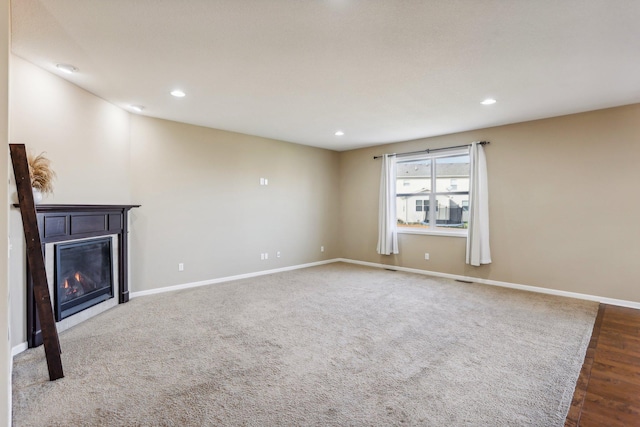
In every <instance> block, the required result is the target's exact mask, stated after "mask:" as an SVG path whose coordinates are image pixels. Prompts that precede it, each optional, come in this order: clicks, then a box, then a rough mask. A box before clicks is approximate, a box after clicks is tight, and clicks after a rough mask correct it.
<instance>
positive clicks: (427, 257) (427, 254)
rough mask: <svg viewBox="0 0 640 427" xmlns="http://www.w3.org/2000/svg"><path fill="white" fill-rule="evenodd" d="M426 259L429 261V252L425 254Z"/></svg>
mask: <svg viewBox="0 0 640 427" xmlns="http://www.w3.org/2000/svg"><path fill="white" fill-rule="evenodd" d="M424 259H425V260H427V261H429V253H428V252H425V253H424Z"/></svg>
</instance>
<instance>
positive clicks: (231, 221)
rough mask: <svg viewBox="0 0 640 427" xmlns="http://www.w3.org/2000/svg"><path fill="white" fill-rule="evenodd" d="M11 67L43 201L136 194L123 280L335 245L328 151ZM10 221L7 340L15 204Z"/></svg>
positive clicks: (331, 251) (216, 272)
mask: <svg viewBox="0 0 640 427" xmlns="http://www.w3.org/2000/svg"><path fill="white" fill-rule="evenodd" d="M11 76H12V81H11V94H12V96H11V105H10V108H11V112H12V115H11V135H10V137H11V141H12V142H18V143H25V144H26V145H27V147H29V148H31V149H33V151H35V152H36V153H37V152H40V151H46V152H47V155H48V157H49V158H50V159H51V160H52V163H53V167H54V170H55V171H56V172H57V174H58V178H57V180H56V187H55V195H54V196H53V197H49V198H48V199H45V200H44V203H96V204H109V203H113V204H129V203H132V204H141V205H142V207H141V208H140V209H134V210H133V211H131V233H130V242H131V248H130V257H131V281H130V288H131V291H132V292H136V291H142V290H148V289H154V288H159V287H163V286H171V285H179V284H183V283H190V282H198V281H205V280H210V279H215V278H220V277H227V276H231V275H237V274H244V273H250V272H256V271H262V270H269V269H275V268H281V267H286V266H292V265H298V264H303V263H308V262H315V261H320V260H324V259H329V258H335V257H337V256H339V248H338V244H337V240H338V237H337V232H338V218H339V216H338V210H339V206H338V182H339V179H338V172H339V162H338V156H339V154H338V153H336V152H332V151H328V150H321V149H317V148H311V147H305V146H301V145H296V144H290V143H285V142H280V141H274V140H269V139H264V138H258V137H252V136H247V135H241V134H236V133H231V132H225V131H219V130H214V129H207V128H202V127H197V126H192V125H186V124H180V123H175V122H169V121H165V120H159V119H151V118H146V117H142V116H137V115H130V114H129V113H128V112H126V111H123V110H122V109H120V108H118V107H116V106H114V105H112V104H110V103H108V102H106V101H104V100H102V99H100V98H98V97H96V96H94V95H92V94H90V93H88V92H86V91H84V90H82V89H79V88H78V87H76V86H74V85H72V84H70V83H68V82H66V81H65V80H63V79H60V78H58V77H57V76H55V75H53V74H51V73H49V72H47V71H44V70H42V69H40V68H38V67H35V66H34V65H32V64H30V63H28V62H26V61H24V60H22V59H20V58H17V57H12V64H11ZM260 177H266V178H268V179H269V185H268V186H260V185H259V178H260ZM9 189H10V192H15V186H14V185H11V186H9ZM10 233H11V237H12V246H13V248H12V250H11V259H10V284H11V289H12V303H11V306H12V315H11V331H12V345H13V346H16V345H18V344H21V343H23V342H25V341H26V333H25V329H26V325H25V317H26V315H25V309H24V307H25V305H26V303H25V287H24V283H25V274H26V273H25V271H26V260H25V255H24V254H25V248H24V238H23V235H22V233H23V231H22V223H21V219H20V213H19V211H18V210H17V209H11V212H10ZM320 246H325V249H326V250H325V252H324V253H321V252H320ZM277 251H280V252H281V254H282V255H281V258H276V252H277ZM262 252H268V253H269V260H266V261H261V260H260V253H262ZM179 262H182V263H184V265H185V270H184V271H183V272H178V263H179Z"/></svg>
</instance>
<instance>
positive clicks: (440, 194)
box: [396, 148, 469, 236]
mask: <svg viewBox="0 0 640 427" xmlns="http://www.w3.org/2000/svg"><path fill="white" fill-rule="evenodd" d="M396 203H397V209H396V212H397V213H396V214H397V222H398V231H399V232H417V233H429V234H431V233H434V234H455V235H462V236H466V229H467V227H468V223H469V208H468V207H469V150H468V149H467V148H464V149H459V150H447V151H439V152H435V153H431V154H422V153H421V154H418V155H412V156H406V157H402V158H398V159H397V164H396ZM431 207H433V208H431Z"/></svg>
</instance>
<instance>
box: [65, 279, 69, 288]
mask: <svg viewBox="0 0 640 427" xmlns="http://www.w3.org/2000/svg"><path fill="white" fill-rule="evenodd" d="M64 288H65V289H69V281H68V280H67V279H64Z"/></svg>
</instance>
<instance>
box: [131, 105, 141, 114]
mask: <svg viewBox="0 0 640 427" xmlns="http://www.w3.org/2000/svg"><path fill="white" fill-rule="evenodd" d="M129 108H131V109H132V110H133V111H135V112H136V113H142V110H144V106H143V105H129Z"/></svg>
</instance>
